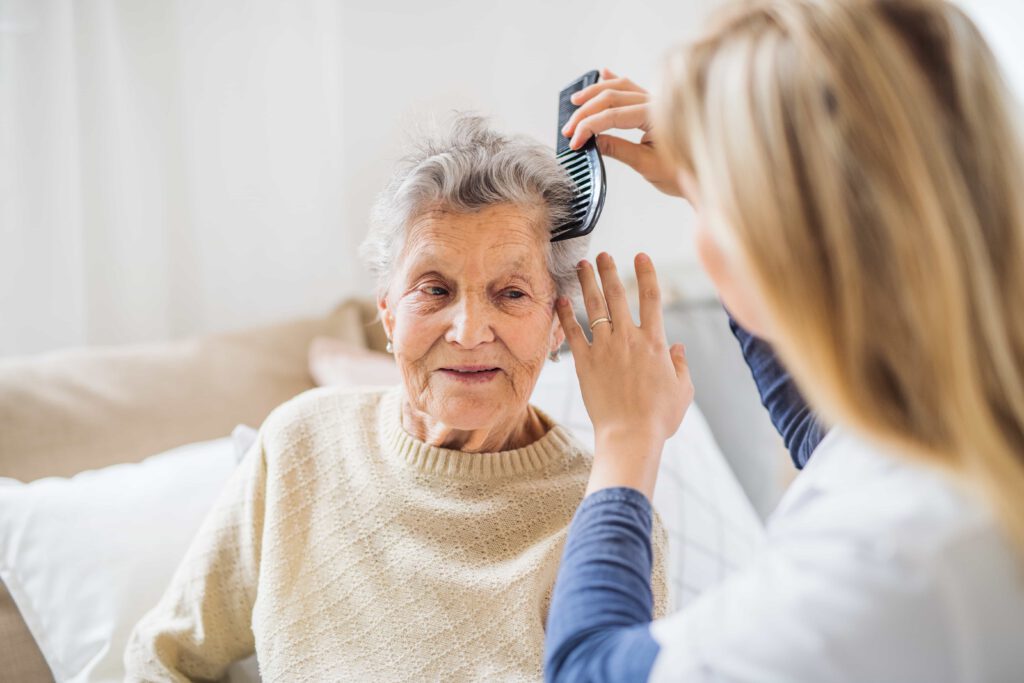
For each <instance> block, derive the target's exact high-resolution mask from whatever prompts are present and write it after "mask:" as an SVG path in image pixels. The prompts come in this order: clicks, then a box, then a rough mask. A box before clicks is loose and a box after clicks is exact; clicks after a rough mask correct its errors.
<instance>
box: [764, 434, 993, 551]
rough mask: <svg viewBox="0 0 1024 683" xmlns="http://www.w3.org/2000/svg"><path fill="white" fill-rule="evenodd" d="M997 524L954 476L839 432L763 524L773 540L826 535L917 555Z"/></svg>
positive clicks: (988, 511) (989, 512)
mask: <svg viewBox="0 0 1024 683" xmlns="http://www.w3.org/2000/svg"><path fill="white" fill-rule="evenodd" d="M995 525H996V522H995V519H994V517H993V515H992V513H991V511H990V510H989V509H988V508H987V506H986V505H985V504H984V503H983V502H982V501H981V500H980V499H978V498H977V497H975V496H974V495H972V494H970V493H969V492H968V491H967V490H966V488H964V487H962V486H960V485H959V484H957V482H955V481H954V479H953V478H952V477H950V476H947V475H946V474H944V473H942V472H940V471H938V470H937V469H935V468H932V467H929V466H927V465H925V464H922V463H919V462H915V461H913V460H911V459H910V458H908V457H906V456H903V455H901V454H899V453H896V452H894V451H892V450H891V449H887V448H885V447H882V446H880V445H878V444H876V443H873V442H870V441H868V440H866V439H863V438H861V437H859V436H857V435H854V434H852V433H850V432H848V431H845V430H843V429H841V428H836V429H834V430H833V431H832V432H831V433H829V435H828V436H827V437H826V438H825V440H824V441H822V443H821V445H820V446H819V448H818V450H817V452H816V453H815V455H814V457H813V458H812V459H811V463H810V464H809V465H808V466H807V468H806V469H805V470H804V471H803V472H802V473H801V474H800V476H799V477H797V479H796V481H795V482H794V483H793V485H792V487H791V488H790V490H789V491H787V493H786V495H785V496H784V498H783V500H782V502H781V503H780V504H779V507H778V509H777V510H776V512H775V513H774V514H773V515H772V517H771V518H770V519H769V523H768V527H769V533H770V535H771V536H773V537H774V539H775V540H777V541H778V540H785V539H787V538H790V537H793V536H797V537H799V536H802V535H805V534H810V535H815V534H818V533H827V534H828V535H829V536H833V537H835V536H839V537H849V538H858V539H861V540H863V541H864V542H869V543H871V544H872V545H876V546H886V545H890V546H892V547H891V550H892V551H894V552H896V551H899V552H901V553H902V554H910V553H917V554H920V555H922V556H927V555H932V554H935V553H937V552H941V549H942V548H943V547H944V546H947V545H949V544H952V543H956V542H957V539H959V538H962V537H964V536H974V535H977V534H979V533H981V534H984V533H987V532H988V531H990V530H992V529H994V528H995Z"/></svg>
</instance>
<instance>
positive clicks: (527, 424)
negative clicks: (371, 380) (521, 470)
mask: <svg viewBox="0 0 1024 683" xmlns="http://www.w3.org/2000/svg"><path fill="white" fill-rule="evenodd" d="M402 428H403V429H405V431H407V432H408V433H409V434H411V435H412V436H413V437H415V438H417V439H419V440H420V441H423V442H424V443H427V444H430V445H431V446H438V447H440V448H447V449H450V450H453V451H464V452H466V453H496V452H499V451H512V450H516V449H519V448H523V447H524V446H528V445H529V444H531V443H533V442H534V441H537V440H538V439H540V438H541V437H542V436H544V434H545V433H546V432H547V427H546V426H545V424H544V421H543V420H542V419H541V418H540V416H539V415H538V414H537V411H535V410H534V409H533V407H532V406H529V405H527V406H526V407H525V408H524V409H523V411H522V412H521V413H520V414H518V415H516V416H515V417H513V418H510V419H509V420H507V421H505V422H504V423H502V424H495V425H491V426H487V427H481V428H479V429H456V428H455V427H452V426H451V425H447V424H445V423H444V422H441V421H440V420H437V419H434V418H433V417H432V416H430V415H427V414H426V413H423V412H420V411H417V410H415V409H414V408H413V407H412V405H411V404H410V403H409V400H408V398H403V400H402Z"/></svg>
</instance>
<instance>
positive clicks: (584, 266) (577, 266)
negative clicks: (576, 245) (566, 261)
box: [576, 259, 587, 270]
mask: <svg viewBox="0 0 1024 683" xmlns="http://www.w3.org/2000/svg"><path fill="white" fill-rule="evenodd" d="M586 266H587V259H583V260H582V261H580V262H579V263H577V264H576V269H577V270H579V269H580V268H586Z"/></svg>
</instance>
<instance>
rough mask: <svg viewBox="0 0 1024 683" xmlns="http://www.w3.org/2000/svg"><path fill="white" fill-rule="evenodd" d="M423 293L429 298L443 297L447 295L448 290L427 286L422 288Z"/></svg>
mask: <svg viewBox="0 0 1024 683" xmlns="http://www.w3.org/2000/svg"><path fill="white" fill-rule="evenodd" d="M423 291H424V292H426V293H427V294H429V295H431V296H444V295H446V294H447V293H448V290H447V289H445V288H444V287H438V286H437V285H428V286H426V287H424V288H423Z"/></svg>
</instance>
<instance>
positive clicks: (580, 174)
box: [551, 71, 605, 242]
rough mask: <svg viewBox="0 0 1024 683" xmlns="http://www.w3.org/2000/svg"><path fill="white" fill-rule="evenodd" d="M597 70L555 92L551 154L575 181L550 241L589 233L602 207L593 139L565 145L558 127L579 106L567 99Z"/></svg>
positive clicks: (599, 165) (599, 169)
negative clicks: (562, 219)
mask: <svg viewBox="0 0 1024 683" xmlns="http://www.w3.org/2000/svg"><path fill="white" fill-rule="evenodd" d="M597 79H598V73H597V72H596V71H588V72H587V73H585V74H583V75H582V76H580V77H579V78H577V79H576V80H575V81H573V82H572V83H570V84H569V85H567V86H566V87H565V89H563V90H562V92H560V93H559V94H558V141H557V142H556V143H555V154H556V156H555V158H556V159H557V160H558V163H560V164H561V165H562V167H563V168H564V169H565V170H566V171H567V172H568V173H569V177H570V178H572V180H573V182H574V183H575V184H576V199H575V200H574V201H573V203H572V214H571V216H570V217H569V220H567V221H566V222H565V223H563V224H562V225H559V226H555V228H554V229H553V230H552V231H551V241H552V242H559V241H561V240H568V239H572V238H573V237H582V236H584V235H589V234H590V232H591V231H592V230H593V229H594V226H595V225H597V219H598V218H600V217H601V209H602V208H603V207H604V195H605V179H604V162H603V161H602V160H601V153H600V152H598V151H597V140H596V139H595V138H593V137H591V138H590V139H589V140H587V141H586V143H584V145H583V146H582V147H580V148H579V149H575V150H574V149H569V138H567V137H565V136H564V135H562V128H563V127H564V126H565V123H566V121H568V120H569V117H570V116H572V113H573V112H574V111H576V110H577V109H579V107H577V106H576V105H575V104H573V103H572V102H570V101H569V98H570V97H572V95H573V93H576V92H579V91H580V90H583V89H584V88H586V87H587V86H588V85H593V84H594V83H597Z"/></svg>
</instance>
